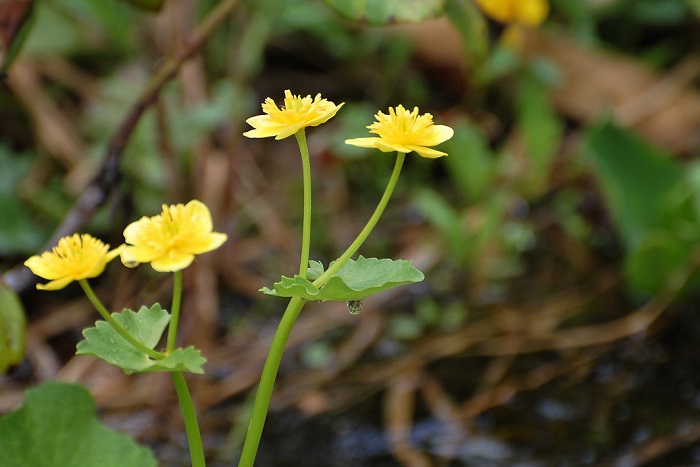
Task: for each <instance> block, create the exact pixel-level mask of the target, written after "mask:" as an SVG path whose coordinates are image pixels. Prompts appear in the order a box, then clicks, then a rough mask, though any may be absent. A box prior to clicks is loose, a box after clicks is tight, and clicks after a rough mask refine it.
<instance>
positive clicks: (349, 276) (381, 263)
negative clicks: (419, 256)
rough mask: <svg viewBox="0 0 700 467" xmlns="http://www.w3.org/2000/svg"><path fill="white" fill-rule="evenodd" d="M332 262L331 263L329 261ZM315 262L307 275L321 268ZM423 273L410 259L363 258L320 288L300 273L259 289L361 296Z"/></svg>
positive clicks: (305, 294)
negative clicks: (270, 287)
mask: <svg viewBox="0 0 700 467" xmlns="http://www.w3.org/2000/svg"><path fill="white" fill-rule="evenodd" d="M331 264H333V263H331ZM319 267H320V268H322V266H320V263H318V262H312V263H311V268H310V270H309V278H310V279H312V280H313V279H315V278H317V277H318V276H320V274H321V273H322V272H323V271H322V269H319ZM424 278H425V276H423V273H422V272H420V271H419V270H418V269H416V268H414V267H413V266H411V262H410V261H406V260H396V261H394V260H391V259H386V258H385V259H377V258H364V257H362V256H360V257H359V258H358V259H357V261H353V260H350V261H348V262H347V263H346V264H345V265H344V266H343V267H342V268H340V270H339V271H338V272H337V273H336V275H334V276H333V277H331V278H330V280H329V281H328V282H327V283H326V284H325V285H324V286H323V287H321V288H320V289H319V288H317V287H316V286H315V285H313V284H312V283H311V282H310V281H309V280H308V279H304V278H302V277H300V276H294V277H293V278H289V277H284V276H282V280H281V281H280V282H277V283H275V284H274V286H273V289H268V288H267V287H264V288H262V289H260V291H261V292H263V293H265V294H268V295H277V296H278V297H301V298H305V299H307V300H341V301H347V300H361V299H363V298H365V297H368V296H370V295H373V294H375V293H377V292H381V291H383V290H387V289H390V288H392V287H397V286H399V285H404V284H412V283H414V282H420V281H422V280H423V279H424Z"/></svg>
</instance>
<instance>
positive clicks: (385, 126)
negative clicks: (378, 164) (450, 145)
mask: <svg viewBox="0 0 700 467" xmlns="http://www.w3.org/2000/svg"><path fill="white" fill-rule="evenodd" d="M374 117H375V118H376V119H377V121H376V122H374V123H372V124H371V125H369V126H368V127H367V128H369V132H370V133H374V134H376V135H379V136H378V137H370V138H354V139H346V140H345V143H346V144H351V145H353V146H360V147H363V148H376V149H379V150H380V151H383V152H391V151H398V152H403V153H409V152H412V151H415V152H417V153H418V154H419V155H421V156H423V157H429V158H435V157H440V156H446V155H447V153H444V152H441V151H437V150H435V149H431V148H430V147H431V146H437V145H438V144H440V143H442V142H445V141H447V140H448V139H450V138H452V135H454V130H453V129H452V128H450V127H449V126H446V125H434V124H433V116H432V115H431V114H428V113H426V114H423V115H418V107H414V108H413V111H412V112H409V111H408V110H406V109H404V108H403V106H402V105H399V106H398V107H396V110H394V108H393V107H389V114H388V115H387V114H384V113H382V112H377V114H376V115H375V116H374Z"/></svg>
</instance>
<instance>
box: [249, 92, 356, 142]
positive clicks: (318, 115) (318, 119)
mask: <svg viewBox="0 0 700 467" xmlns="http://www.w3.org/2000/svg"><path fill="white" fill-rule="evenodd" d="M343 104H344V102H343V103H341V104H340V105H335V104H334V103H333V102H330V101H327V100H326V99H321V94H316V97H315V98H313V99H311V96H310V95H308V96H306V97H301V96H295V95H292V93H291V91H289V90H286V91H284V105H283V106H282V108H279V107H277V104H275V101H273V100H272V99H271V98H269V97H268V98H267V99H265V102H263V104H262V109H263V112H265V115H256V116H255V117H250V118H249V119H248V120H246V123H247V124H248V125H250V126H252V127H253V128H255V129H254V130H250V131H246V132H245V133H243V136H247V137H248V138H268V137H270V136H274V137H275V139H284V138H287V137H288V136H292V135H293V134H295V133H296V132H297V131H299V130H301V129H302V128H306V127H307V126H317V125H320V124H321V123H325V122H327V121H328V120H330V119H331V117H333V116H334V115H335V114H336V112H338V110H339V109H340V108H341V107H342V106H343Z"/></svg>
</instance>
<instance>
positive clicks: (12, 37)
mask: <svg viewBox="0 0 700 467" xmlns="http://www.w3.org/2000/svg"><path fill="white" fill-rule="evenodd" d="M14 8H15V9H21V10H22V11H21V14H19V15H18V18H17V19H16V22H15V23H14V24H9V23H10V21H11V18H10V15H8V18H4V19H3V22H4V24H3V29H4V31H3V32H4V34H2V35H0V71H6V70H7V69H8V68H9V66H10V65H11V64H12V62H13V61H14V60H15V58H16V57H17V55H19V52H20V50H21V49H22V47H23V46H24V42H25V40H26V39H27V37H28V35H29V32H30V31H31V29H32V25H33V23H34V3H33V2H26V3H25V2H23V3H20V2H16V3H15V5H14ZM7 10H9V8H7V7H6V10H5V14H7ZM13 13H14V14H17V12H16V11H15V12H13ZM9 31H11V33H9Z"/></svg>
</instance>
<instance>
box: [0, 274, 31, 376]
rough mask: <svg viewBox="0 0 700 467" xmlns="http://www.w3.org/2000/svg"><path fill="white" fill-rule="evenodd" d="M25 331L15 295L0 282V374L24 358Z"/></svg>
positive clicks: (23, 318)
mask: <svg viewBox="0 0 700 467" xmlns="http://www.w3.org/2000/svg"><path fill="white" fill-rule="evenodd" d="M26 336H27V330H26V319H25V316H24V308H23V307H22V302H21V301H20V300H19V297H18V296H17V294H16V293H15V292H14V291H13V290H11V289H9V288H8V287H7V286H6V285H4V284H3V283H1V282H0V374H1V373H4V372H5V370H7V367H9V366H11V365H17V364H18V363H20V362H21V361H22V359H23V358H24V349H25V342H26Z"/></svg>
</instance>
